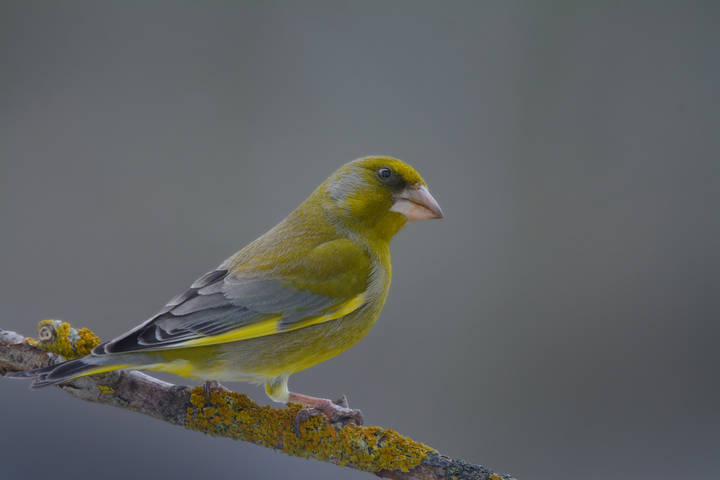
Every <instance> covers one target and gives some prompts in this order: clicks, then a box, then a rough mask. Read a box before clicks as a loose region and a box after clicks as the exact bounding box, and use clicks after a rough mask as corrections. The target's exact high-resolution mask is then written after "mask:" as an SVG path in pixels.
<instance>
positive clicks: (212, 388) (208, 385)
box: [203, 380, 230, 403]
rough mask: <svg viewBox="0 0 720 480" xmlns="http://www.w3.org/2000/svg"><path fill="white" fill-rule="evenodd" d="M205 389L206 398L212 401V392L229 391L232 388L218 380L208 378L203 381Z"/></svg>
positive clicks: (208, 401)
mask: <svg viewBox="0 0 720 480" xmlns="http://www.w3.org/2000/svg"><path fill="white" fill-rule="evenodd" d="M203 390H204V391H205V400H206V401H207V403H210V394H211V393H212V392H229V391H230V389H228V388H225V387H224V386H222V385H220V383H219V382H218V381H217V380H207V381H206V382H205V383H203Z"/></svg>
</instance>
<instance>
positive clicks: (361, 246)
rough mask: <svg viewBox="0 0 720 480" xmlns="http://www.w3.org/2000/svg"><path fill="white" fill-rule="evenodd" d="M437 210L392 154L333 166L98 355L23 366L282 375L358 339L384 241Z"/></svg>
mask: <svg viewBox="0 0 720 480" xmlns="http://www.w3.org/2000/svg"><path fill="white" fill-rule="evenodd" d="M440 216H442V213H441V211H440V209H439V206H438V205H437V203H436V202H435V201H434V199H432V197H431V196H430V194H429V193H428V192H427V188H426V184H425V181H424V180H423V179H422V177H421V176H420V175H419V174H418V173H417V172H416V171H415V170H414V169H413V168H412V167H410V166H409V165H407V164H405V163H403V162H401V161H400V160H397V159H394V158H390V157H367V158H363V159H359V160H355V161H353V162H350V163H348V164H346V165H344V166H342V167H341V168H339V169H338V170H337V171H336V172H334V173H333V174H332V175H331V176H330V177H329V178H328V179H327V180H326V181H325V182H323V183H322V184H321V185H320V186H319V187H318V188H317V189H316V190H315V191H314V192H313V193H312V194H311V195H310V196H309V197H308V198H307V199H306V200H305V201H304V202H303V203H302V204H301V205H300V206H299V207H298V208H296V209H295V210H294V211H293V212H292V213H290V215H288V217H287V218H285V219H284V220H283V221H281V222H280V223H279V224H277V225H276V226H275V227H273V228H272V229H271V230H270V231H268V232H267V233H265V234H264V235H262V236H261V237H259V238H258V239H257V240H255V241H253V242H252V243H250V244H249V245H247V246H246V247H245V248H243V249H242V250H240V251H239V252H237V253H236V254H235V255H233V256H231V257H230V258H228V259H227V260H226V261H225V262H223V263H222V264H221V265H220V266H219V267H218V268H217V269H215V270H213V271H211V272H208V273H207V274H205V275H203V276H202V277H201V278H200V279H198V280H197V281H196V282H195V283H193V284H192V285H191V287H190V288H189V289H188V290H187V291H185V292H183V293H182V294H181V295H179V296H178V297H176V298H174V299H172V300H171V301H170V302H168V304H167V305H166V306H165V307H164V308H163V309H162V310H161V311H160V312H159V313H158V314H156V315H155V316H153V317H152V318H150V319H149V320H148V321H146V322H145V323H143V324H142V325H139V326H138V327H136V328H135V329H133V330H131V331H130V332H128V333H126V334H124V335H122V336H120V337H118V338H116V339H114V340H112V341H110V342H106V343H104V344H101V345H100V346H98V347H97V348H96V349H95V350H94V351H93V354H91V355H88V356H86V357H83V358H81V359H77V360H73V361H70V362H65V363H63V364H60V365H56V366H53V367H48V368H47V369H41V370H35V371H30V372H24V373H23V374H21V375H19V376H26V377H34V378H35V383H34V386H44V385H49V384H54V383H58V382H61V381H65V380H68V379H71V378H75V377H78V376H83V375H92V374H95V373H101V372H106V371H110V370H116V369H126V368H133V369H144V370H157V371H169V372H173V373H177V374H179V375H183V376H187V377H192V378H199V379H206V380H210V379H213V380H226V381H233V380H241V381H251V382H265V383H266V390H267V392H268V395H270V396H271V397H272V398H273V399H274V400H277V401H285V400H286V399H287V392H288V390H287V378H288V377H289V376H290V375H291V374H293V373H295V372H297V371H300V370H303V369H305V368H308V367H311V366H313V365H315V364H317V363H320V362H322V361H325V360H327V359H328V358H331V357H332V356H335V355H337V354H339V353H341V352H343V351H344V350H346V349H348V348H350V347H351V346H352V345H354V344H355V343H356V342H357V341H358V340H360V339H361V338H362V337H363V336H364V335H365V334H366V333H367V332H368V331H369V330H370V328H371V327H372V325H373V323H374V322H375V320H376V319H377V317H378V315H379V314H380V311H381V310H382V307H383V305H384V303H385V299H386V297H387V294H388V290H389V288H390V278H391V265H390V240H391V239H392V237H393V235H395V233H397V231H398V230H400V229H401V228H402V227H403V225H404V224H405V223H406V222H407V220H408V218H410V219H424V218H437V217H440Z"/></svg>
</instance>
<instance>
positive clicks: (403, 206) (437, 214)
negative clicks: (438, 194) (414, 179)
mask: <svg viewBox="0 0 720 480" xmlns="http://www.w3.org/2000/svg"><path fill="white" fill-rule="evenodd" d="M390 211H391V212H397V213H402V214H403V215H405V216H406V217H407V219H408V220H410V221H413V220H430V219H431V218H443V212H442V209H440V205H438V203H437V200H435V199H434V198H433V196H432V195H430V192H428V189H427V188H426V187H425V185H412V186H410V187H407V188H405V189H404V190H403V191H402V192H400V193H399V194H397V195H395V198H394V199H393V204H392V207H390Z"/></svg>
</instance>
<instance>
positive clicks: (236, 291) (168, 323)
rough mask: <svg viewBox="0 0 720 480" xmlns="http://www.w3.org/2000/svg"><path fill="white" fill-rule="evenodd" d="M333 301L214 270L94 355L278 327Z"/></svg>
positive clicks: (270, 281)
mask: <svg viewBox="0 0 720 480" xmlns="http://www.w3.org/2000/svg"><path fill="white" fill-rule="evenodd" d="M336 302H337V301H336V300H335V299H332V298H330V297H325V296H323V295H317V294H313V293H311V292H308V291H303V290H296V289H293V288H290V287H287V286H284V285H283V284H282V282H280V281H279V280H275V279H271V278H258V277H250V276H237V275H233V274H228V271H227V270H225V269H218V270H213V271H211V272H208V273H206V274H205V275H203V276H202V277H200V278H199V279H198V280H196V281H195V282H194V283H193V284H192V285H191V286H190V288H188V289H187V290H186V291H184V292H183V293H181V294H180V295H178V296H177V297H175V298H173V299H172V300H170V301H169V302H168V303H167V304H166V305H165V307H164V308H163V309H162V310H161V311H160V312H158V313H157V314H156V315H155V316H154V317H152V318H150V319H149V320H148V321H146V322H145V323H143V324H142V325H140V326H138V327H137V328H135V329H133V330H131V331H130V332H128V333H126V334H125V335H122V336H120V337H118V338H116V339H114V340H112V341H110V342H107V343H104V344H102V345H100V346H98V347H97V348H96V349H95V350H94V351H93V353H95V354H103V353H120V352H130V351H136V350H144V349H148V348H164V347H169V346H172V345H174V344H177V343H180V342H184V341H187V340H190V339H193V338H198V337H202V336H210V335H219V334H222V333H225V332H228V331H231V330H234V329H237V328H240V327H243V326H245V325H250V324H252V323H255V322H258V321H262V320H264V319H266V318H269V317H271V316H273V315H277V314H282V319H281V321H280V323H279V324H278V328H279V329H280V330H283V329H285V328H287V327H288V326H290V325H292V324H293V323H294V322H297V321H300V320H302V319H303V318H306V317H308V316H311V315H313V314H316V313H318V312H321V311H322V310H324V309H327V308H328V307H331V306H333V305H334V304H335V303H336Z"/></svg>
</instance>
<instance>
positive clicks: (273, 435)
mask: <svg viewBox="0 0 720 480" xmlns="http://www.w3.org/2000/svg"><path fill="white" fill-rule="evenodd" d="M209 398H210V402H209V404H208V402H207V401H206V394H205V391H204V390H203V389H202V388H201V387H196V388H194V389H193V390H192V392H191V397H190V404H191V406H190V407H189V408H188V411H187V417H186V423H185V425H186V426H187V427H188V428H190V429H192V430H198V431H201V432H204V433H207V434H210V435H213V436H223V437H230V438H234V439H236V440H244V441H247V442H252V443H255V444H258V445H262V446H264V447H268V448H273V449H276V450H280V451H282V452H284V453H286V454H288V455H294V456H297V457H306V458H315V459H317V460H321V461H329V462H332V463H336V464H338V465H341V466H342V465H348V464H349V465H352V466H353V467H355V468H357V469H359V470H365V471H369V472H377V471H380V470H399V471H403V472H407V471H408V470H410V469H411V468H413V467H416V466H417V465H419V464H420V462H422V460H423V459H425V458H426V457H427V455H428V454H429V453H431V452H434V451H435V450H433V449H432V448H430V447H428V446H427V445H423V444H422V443H419V442H416V441H414V440H412V439H410V438H407V437H405V436H403V435H400V434H399V433H397V432H395V431H393V430H390V429H385V428H381V427H359V426H356V425H347V426H345V427H343V428H335V427H334V426H333V425H331V424H329V423H328V422H327V421H326V420H325V418H324V417H321V416H315V417H311V418H309V419H308V420H306V421H305V422H303V423H302V424H301V425H300V428H299V433H300V436H299V437H298V436H297V435H295V430H294V420H295V417H296V416H297V413H298V412H299V411H300V410H301V409H302V408H303V407H302V406H301V405H294V404H291V405H289V406H288V408H284V409H277V408H271V407H269V406H260V405H258V404H256V403H255V402H253V401H252V400H251V399H250V398H249V397H248V396H247V395H244V394H238V393H232V392H222V391H213V392H211V393H210V395H209Z"/></svg>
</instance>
